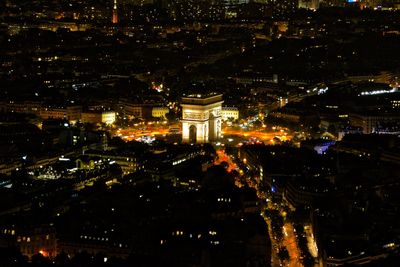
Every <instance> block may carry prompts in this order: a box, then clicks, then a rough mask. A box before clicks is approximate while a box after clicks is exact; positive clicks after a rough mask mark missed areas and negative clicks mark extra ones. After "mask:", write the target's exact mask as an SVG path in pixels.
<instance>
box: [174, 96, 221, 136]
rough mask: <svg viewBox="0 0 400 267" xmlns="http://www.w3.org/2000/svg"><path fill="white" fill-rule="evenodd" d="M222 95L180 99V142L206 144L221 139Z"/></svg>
mask: <svg viewBox="0 0 400 267" xmlns="http://www.w3.org/2000/svg"><path fill="white" fill-rule="evenodd" d="M222 103H223V100H222V95H206V96H204V95H191V96H188V97H183V98H182V104H181V106H182V140H183V142H188V143H207V142H210V141H215V140H218V139H219V138H220V137H221V120H222V118H221V109H222Z"/></svg>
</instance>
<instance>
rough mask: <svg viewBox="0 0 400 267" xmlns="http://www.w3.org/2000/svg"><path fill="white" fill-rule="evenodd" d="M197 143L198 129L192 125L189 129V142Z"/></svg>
mask: <svg viewBox="0 0 400 267" xmlns="http://www.w3.org/2000/svg"><path fill="white" fill-rule="evenodd" d="M196 141H197V128H196V126H195V125H190V127H189V142H190V143H196Z"/></svg>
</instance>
